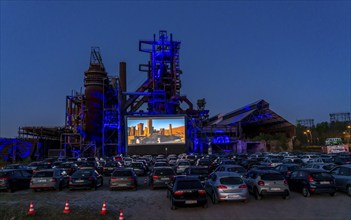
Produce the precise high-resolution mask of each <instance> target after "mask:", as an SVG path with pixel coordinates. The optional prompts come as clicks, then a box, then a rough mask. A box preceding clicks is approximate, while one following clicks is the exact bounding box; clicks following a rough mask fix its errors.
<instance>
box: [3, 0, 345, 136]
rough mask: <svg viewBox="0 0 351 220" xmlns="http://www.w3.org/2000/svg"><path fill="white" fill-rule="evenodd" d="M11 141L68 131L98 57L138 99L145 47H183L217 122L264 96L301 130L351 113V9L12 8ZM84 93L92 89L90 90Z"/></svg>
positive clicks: (122, 4)
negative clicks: (97, 54) (156, 40)
mask: <svg viewBox="0 0 351 220" xmlns="http://www.w3.org/2000/svg"><path fill="white" fill-rule="evenodd" d="M0 4H1V11H0V12H1V13H0V14H1V17H0V18H1V30H0V34H1V45H0V52H1V57H0V59H1V62H0V64H1V69H0V70H1V82H0V87H1V88H0V92H1V94H0V101H1V102H0V110H1V111H0V113H1V117H0V123H1V130H0V137H15V136H16V135H17V132H18V127H20V126H50V127H53V126H63V125H64V121H65V97H66V95H71V94H72V91H73V90H76V91H80V90H81V89H84V87H83V78H84V77H83V76H84V71H86V70H87V69H88V67H89V61H90V49H91V47H92V46H99V47H100V49H101V53H102V59H103V62H104V65H105V67H106V69H107V72H108V73H109V75H118V73H119V70H118V66H119V62H121V61H125V62H127V90H128V91H134V90H135V89H136V88H137V87H138V86H140V85H141V83H142V82H144V81H145V79H146V73H144V72H139V71H138V65H139V64H142V63H143V64H144V63H147V62H148V59H149V57H148V55H147V54H146V53H141V52H138V42H139V40H152V39H153V34H156V35H158V32H159V30H167V31H168V33H173V39H174V40H177V41H181V49H180V67H181V69H182V71H183V75H182V76H181V79H182V89H181V94H182V95H187V97H188V98H189V99H190V100H191V101H192V102H193V103H194V106H196V101H197V99H200V98H205V99H206V102H207V105H206V108H207V109H209V110H210V115H211V116H213V115H216V114H218V113H227V112H229V111H232V110H234V109H237V108H240V107H242V106H245V105H246V104H249V103H253V102H255V101H257V100H260V99H264V100H265V101H267V102H268V103H270V108H271V109H272V110H273V111H275V112H276V113H278V114H279V115H281V116H282V117H284V118H286V119H287V120H288V121H290V122H292V123H293V124H295V123H296V120H297V119H306V118H312V119H315V123H318V122H322V121H329V114H330V113H337V112H350V107H351V101H350V99H351V89H350V87H351V74H350V50H351V46H350V39H351V38H350V29H351V26H350V11H351V3H350V1H220V2H219V1H203V2H201V1H180V2H178V1H132V2H131V1H118V2H114V1H97V0H96V1H1V2H0ZM83 91H84V90H83Z"/></svg>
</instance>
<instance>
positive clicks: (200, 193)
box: [197, 189, 206, 195]
mask: <svg viewBox="0 0 351 220" xmlns="http://www.w3.org/2000/svg"><path fill="white" fill-rule="evenodd" d="M197 192H198V193H199V195H206V191H205V190H203V189H200V190H198V191H197Z"/></svg>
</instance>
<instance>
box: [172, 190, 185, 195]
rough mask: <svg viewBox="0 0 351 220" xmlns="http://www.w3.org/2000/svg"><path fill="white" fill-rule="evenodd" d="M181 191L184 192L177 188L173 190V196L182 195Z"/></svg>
mask: <svg viewBox="0 0 351 220" xmlns="http://www.w3.org/2000/svg"><path fill="white" fill-rule="evenodd" d="M183 193H184V191H182V190H178V191H175V192H174V195H175V196H181V195H183Z"/></svg>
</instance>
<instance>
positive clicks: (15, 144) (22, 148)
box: [0, 138, 33, 161]
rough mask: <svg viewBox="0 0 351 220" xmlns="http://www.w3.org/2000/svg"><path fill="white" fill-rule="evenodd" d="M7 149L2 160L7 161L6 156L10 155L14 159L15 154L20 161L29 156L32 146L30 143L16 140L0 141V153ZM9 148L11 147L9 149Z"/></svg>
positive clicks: (2, 139)
mask: <svg viewBox="0 0 351 220" xmlns="http://www.w3.org/2000/svg"><path fill="white" fill-rule="evenodd" d="M6 146H7V147H8V151H7V152H6V153H5V152H4V154H5V156H4V160H5V161H7V160H8V155H11V156H12V157H13V158H15V156H16V155H15V152H17V153H19V154H18V155H19V156H20V157H21V159H25V158H27V157H28V156H29V155H30V152H31V147H32V146H33V144H32V143H30V142H27V141H23V140H18V139H4V138H1V139H0V152H1V151H2V150H3V149H4V148H5V147H6ZM10 146H11V147H10Z"/></svg>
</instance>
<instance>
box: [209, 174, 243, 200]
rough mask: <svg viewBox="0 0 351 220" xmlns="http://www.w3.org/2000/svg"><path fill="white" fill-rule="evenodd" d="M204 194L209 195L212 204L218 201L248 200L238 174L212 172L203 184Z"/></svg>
mask: <svg viewBox="0 0 351 220" xmlns="http://www.w3.org/2000/svg"><path fill="white" fill-rule="evenodd" d="M205 189H206V192H207V193H208V194H209V195H210V197H211V200H212V203H213V204H216V203H218V202H220V201H224V200H226V201H233V200H235V201H237V200H239V201H243V202H247V200H248V199H249V192H248V190H247V186H246V184H245V182H244V180H243V179H242V177H241V175H240V174H239V173H235V172H214V173H212V174H211V175H210V177H209V178H208V179H207V180H206V182H205Z"/></svg>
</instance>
